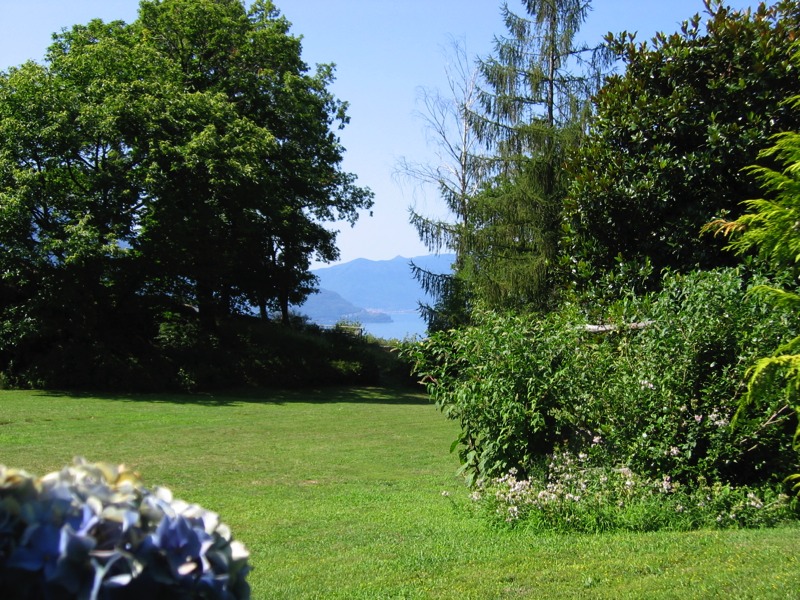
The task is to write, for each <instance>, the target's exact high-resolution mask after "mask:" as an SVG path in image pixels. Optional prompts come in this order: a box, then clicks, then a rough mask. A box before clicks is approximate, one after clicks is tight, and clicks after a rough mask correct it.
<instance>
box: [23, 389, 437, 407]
mask: <svg viewBox="0 0 800 600" xmlns="http://www.w3.org/2000/svg"><path fill="white" fill-rule="evenodd" d="M38 395H41V396H51V397H59V398H73V399H76V400H80V399H82V398H95V399H99V400H107V401H109V402H143V403H148V402H149V403H166V404H194V405H198V406H223V407H224V406H236V405H240V404H275V405H278V406H282V405H287V404H389V405H392V404H396V405H423V404H431V400H430V399H429V398H428V396H427V395H426V394H425V392H424V391H423V389H422V388H421V387H420V388H408V387H319V388H308V389H305V388H292V389H264V388H261V389H247V390H232V391H219V392H203V393H196V394H188V393H183V394H182V393H174V392H165V393H141V394H140V393H136V394H127V393H114V392H90V391H85V392H84V391H68V390H67V391H60V390H43V391H40V392H38Z"/></svg>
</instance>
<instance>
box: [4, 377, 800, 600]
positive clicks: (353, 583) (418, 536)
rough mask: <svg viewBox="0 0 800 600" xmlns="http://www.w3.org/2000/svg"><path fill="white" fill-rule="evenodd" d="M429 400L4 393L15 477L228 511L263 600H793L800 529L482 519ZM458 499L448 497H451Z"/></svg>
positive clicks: (346, 395) (448, 426)
mask: <svg viewBox="0 0 800 600" xmlns="http://www.w3.org/2000/svg"><path fill="white" fill-rule="evenodd" d="M455 434H456V425H455V424H454V423H451V422H448V421H447V420H445V419H444V418H443V417H442V416H441V415H440V414H439V413H438V412H437V411H436V409H435V408H434V407H432V406H431V405H430V404H429V403H428V402H427V401H426V399H425V398H424V397H423V396H420V395H414V394H409V393H405V392H398V391H396V390H384V389H363V388H362V389H354V388H352V389H351V388H346V389H333V390H320V391H303V392H300V391H295V392H269V393H266V392H265V393H263V394H249V395H238V396H237V395H228V396H196V397H186V396H107V397H98V396H85V397H81V396H65V395H58V394H47V393H42V392H0V462H2V463H5V464H8V465H13V466H16V467H21V468H25V469H27V470H29V471H31V472H34V473H39V474H42V473H45V472H47V471H51V470H54V469H58V468H60V467H61V466H62V465H64V464H67V463H69V462H70V461H71V460H72V457H73V456H75V455H82V456H85V457H86V458H88V459H90V460H106V461H112V462H122V463H126V464H128V465H130V466H132V467H133V468H135V469H136V470H138V471H139V472H140V473H141V474H142V476H143V478H144V480H145V482H146V484H149V485H156V484H162V485H166V486H168V487H170V488H171V489H172V490H173V491H174V492H175V494H176V496H178V497H180V498H184V499H186V500H189V501H192V502H197V503H199V504H202V505H203V506H204V507H206V508H209V509H212V510H215V511H218V512H220V514H221V515H222V518H223V520H224V521H226V522H227V523H229V524H230V525H231V526H232V528H233V531H234V534H235V536H236V537H237V538H239V539H241V540H242V541H244V542H245V544H246V545H247V547H248V548H249V549H250V551H251V553H252V561H251V562H252V564H253V566H254V572H253V573H252V575H251V577H250V581H251V584H252V586H253V598H254V599H262V598H475V599H483V598H531V597H543V598H576V597H584V598H626V597H627V598H708V597H717V596H721V597H730V598H771V597H772V598H787V597H793V596H796V594H797V593H798V592H799V591H800V564H798V558H797V553H796V546H797V539H798V534H800V529H797V528H794V527H792V528H781V529H775V530H758V531H724V532H715V531H701V532H694V533H690V534H676V533H657V534H614V535H600V536H577V535H575V536H569V535H567V536H556V535H548V536H533V535H530V534H526V533H524V532H509V531H496V530H492V529H490V528H489V527H488V526H486V525H485V524H484V523H483V522H482V521H480V520H478V519H476V518H474V517H473V516H471V514H470V511H469V510H468V500H467V498H466V496H467V490H466V489H465V488H464V487H463V485H462V483H461V482H460V480H459V479H458V478H457V477H456V476H455V474H454V473H455V470H456V467H457V464H456V459H455V458H454V457H453V456H451V455H449V454H448V453H447V448H448V447H449V444H450V441H451V440H452V439H453V438H454V436H455ZM443 491H447V492H449V494H450V495H449V496H443V495H442V492H443Z"/></svg>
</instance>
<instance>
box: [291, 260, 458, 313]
mask: <svg viewBox="0 0 800 600" xmlns="http://www.w3.org/2000/svg"><path fill="white" fill-rule="evenodd" d="M454 258H455V255H453V254H438V255H437V254H432V255H427V256H417V257H413V258H406V257H403V256H396V257H395V258H392V259H388V260H371V259H367V258H356V259H354V260H351V261H348V262H346V263H341V264H338V265H332V266H329V267H320V268H318V269H313V270H312V271H311V273H312V274H313V275H315V276H316V277H317V279H318V287H319V289H320V293H317V294H312V295H311V296H309V298H308V300H307V301H306V302H305V303H304V304H302V305H300V306H298V307H296V310H297V312H300V313H302V314H305V315H306V316H308V317H309V318H310V319H311V320H312V321H315V322H319V323H322V322H323V321H324V322H330V321H331V319H332V318H337V319H338V320H342V319H351V320H358V318H357V317H356V318H354V317H353V316H352V315H354V314H356V313H360V314H361V315H362V317H366V318H367V319H372V318H377V319H380V320H383V317H381V316H380V315H381V314H382V313H383V314H388V315H391V313H392V312H397V313H400V312H408V311H412V310H416V309H417V308H418V307H419V303H420V302H423V303H424V302H430V301H431V300H432V298H431V297H430V296H429V295H427V294H426V293H425V292H424V291H423V289H422V288H421V286H420V285H419V282H418V281H417V280H415V279H414V276H413V273H412V270H411V263H412V261H413V263H414V264H416V265H418V266H420V267H422V268H424V269H427V270H430V271H432V272H436V273H447V272H450V270H451V265H452V263H453V260H454ZM331 293H333V294H331ZM342 300H344V301H345V302H346V304H342V305H341V309H342V310H345V309H346V312H340V311H338V308H337V307H336V306H335V303H341V301H342Z"/></svg>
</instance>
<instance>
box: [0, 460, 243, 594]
mask: <svg viewBox="0 0 800 600" xmlns="http://www.w3.org/2000/svg"><path fill="white" fill-rule="evenodd" d="M0 523H2V526H0V542H1V544H0V547H2V549H3V552H2V553H0V588H2V589H3V591H4V597H6V598H9V599H10V600H14V599H20V600H23V599H25V600H38V599H55V598H63V599H67V598H86V599H87V600H113V599H115V598H130V597H133V596H137V597H145V596H150V597H156V598H158V597H166V596H167V595H168V596H169V597H170V598H182V599H186V600H190V599H194V598H197V599H200V598H205V599H219V600H234V599H237V598H243V599H244V598H249V597H250V589H249V587H248V585H247V582H246V581H245V576H246V575H247V572H248V571H249V567H248V565H247V558H248V553H247V551H246V550H245V548H244V546H243V545H242V544H241V543H239V542H237V541H234V540H232V539H231V532H230V529H229V528H228V526H227V525H225V524H224V523H222V522H221V521H220V520H219V517H218V516H217V515H216V514H215V513H212V512H210V511H208V510H205V509H203V508H201V507H200V506H197V505H194V504H187V503H186V502H183V501H181V500H175V499H173V497H172V493H171V492H170V491H169V490H168V489H166V488H156V489H154V490H153V491H150V490H148V489H146V488H144V487H142V484H141V482H140V481H139V479H138V477H137V476H136V475H135V474H134V473H132V472H131V471H129V470H127V469H126V468H124V467H123V466H120V467H115V466H113V465H109V464H104V463H97V464H89V463H87V462H85V461H84V460H81V459H76V461H75V465H74V466H72V467H66V468H64V469H63V470H61V471H60V472H55V473H50V474H49V475H46V476H44V477H41V478H34V477H32V476H31V475H29V474H28V473H26V472H25V471H19V470H16V469H9V468H7V467H5V466H2V465H0Z"/></svg>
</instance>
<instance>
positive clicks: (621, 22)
mask: <svg viewBox="0 0 800 600" xmlns="http://www.w3.org/2000/svg"><path fill="white" fill-rule="evenodd" d="M275 3H276V5H277V6H278V8H280V10H281V11H282V12H283V14H284V15H285V16H286V17H287V18H288V19H289V21H291V22H292V24H293V28H292V32H293V33H294V34H297V35H302V36H303V38H304V41H303V48H304V58H305V60H306V62H307V63H308V64H309V65H312V66H313V65H314V64H316V63H329V62H333V63H336V74H337V80H336V82H335V84H334V86H333V91H334V93H335V94H336V95H337V96H338V97H339V98H340V99H342V100H346V101H348V102H349V103H350V111H349V113H350V116H351V123H350V125H349V126H348V127H347V128H346V129H345V130H344V131H342V132H341V138H342V142H343V145H344V146H345V148H346V149H347V152H346V154H345V162H344V168H345V169H346V170H347V171H349V172H352V173H355V174H357V175H358V177H359V182H360V184H361V185H365V186H368V187H370V188H371V189H372V190H373V191H374V192H375V206H374V208H373V216H372V217H369V216H368V215H364V217H362V219H360V220H359V222H358V223H357V224H356V226H355V227H354V228H350V226H349V225H346V224H345V225H343V226H341V227H339V226H335V225H334V227H337V228H339V229H340V231H341V233H340V234H339V238H338V240H339V248H340V250H341V260H342V261H349V260H353V259H355V258H369V259H373V260H383V259H390V258H393V257H395V256H398V255H399V256H405V257H413V256H419V255H422V254H427V253H428V252H427V249H426V248H425V247H424V246H423V245H422V244H421V243H420V242H419V240H418V238H417V234H416V232H415V230H414V229H413V228H412V227H411V226H410V225H409V224H408V208H409V206H410V205H411V204H412V203H416V204H417V206H418V208H419V209H420V210H421V211H422V212H425V213H430V214H438V213H441V208H440V207H439V204H438V203H437V200H436V197H435V194H428V195H427V197H420V196H419V195H415V194H413V190H412V189H411V188H410V186H408V184H404V185H401V184H400V183H398V181H397V179H396V178H395V177H393V176H392V173H393V171H394V170H395V166H396V164H397V162H398V160H399V159H400V158H401V157H406V158H408V159H409V160H412V161H417V162H420V161H422V162H424V161H426V160H429V159H430V152H429V149H428V148H427V146H426V141H425V132H424V129H423V124H422V121H421V120H420V119H419V118H418V117H415V116H414V113H415V110H417V109H418V108H419V105H418V103H417V99H418V97H419V88H420V87H427V88H430V89H435V88H440V89H442V90H444V89H445V77H444V64H445V48H446V47H447V45H448V40H449V39H450V38H451V37H454V38H457V39H461V40H464V42H465V44H466V48H467V52H468V53H469V55H471V56H475V55H480V56H486V55H487V54H488V53H489V52H490V50H491V47H492V39H493V37H494V36H495V35H502V34H503V33H504V29H503V25H502V21H501V18H500V1H499V0H497V1H495V0H276V2H275ZM2 4H3V18H2V20H0V69H6V68H8V67H9V66H13V65H18V64H20V63H22V62H24V61H26V60H28V59H33V60H41V58H42V57H43V56H44V52H45V49H46V48H47V46H48V45H49V43H50V40H51V34H52V33H53V32H55V31H59V30H60V29H61V28H63V27H69V26H71V25H73V24H76V23H86V22H88V21H89V20H91V19H92V18H101V19H103V20H105V21H109V20H114V19H121V20H123V21H127V22H130V21H133V20H134V19H135V18H136V13H137V9H138V5H139V2H138V0H69V1H65V0H25V1H24V2H22V1H13V2H12V1H4V2H3V3H2ZM728 4H730V5H731V6H733V7H735V8H742V7H747V6H752V5H755V4H756V3H755V2H748V1H746V0H730V1H729V2H728ZM509 5H510V6H511V7H512V9H515V10H516V9H519V8H520V7H521V4H520V3H519V2H518V1H517V0H510V1H509ZM702 11H703V3H702V0H669V1H666V0H595V1H594V3H593V11H592V12H591V14H590V17H589V19H588V21H587V22H586V24H585V26H584V28H583V29H582V37H583V38H584V39H585V40H586V41H587V42H589V43H594V42H597V41H599V40H600V39H601V38H602V36H603V35H604V34H605V33H606V32H608V31H614V32H617V31H622V30H627V31H637V32H639V35H638V37H639V39H641V40H645V39H649V38H650V37H652V35H653V34H654V33H655V32H656V31H665V32H666V33H671V32H674V31H676V30H677V29H678V28H679V26H680V23H681V22H682V21H683V20H686V19H688V18H689V17H691V16H692V15H694V14H695V13H697V12H702Z"/></svg>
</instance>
